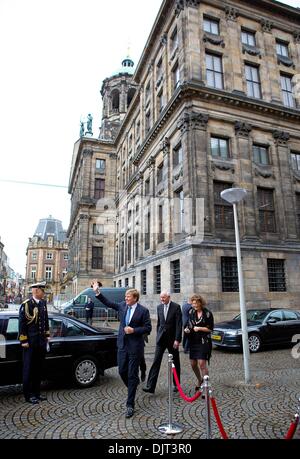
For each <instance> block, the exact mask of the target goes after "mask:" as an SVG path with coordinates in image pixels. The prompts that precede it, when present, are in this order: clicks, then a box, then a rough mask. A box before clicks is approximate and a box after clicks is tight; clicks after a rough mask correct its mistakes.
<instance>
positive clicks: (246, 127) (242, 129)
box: [234, 121, 252, 137]
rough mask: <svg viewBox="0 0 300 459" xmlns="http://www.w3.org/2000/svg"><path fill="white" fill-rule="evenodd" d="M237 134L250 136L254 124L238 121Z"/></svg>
mask: <svg viewBox="0 0 300 459" xmlns="http://www.w3.org/2000/svg"><path fill="white" fill-rule="evenodd" d="M234 129H235V134H236V135H239V136H241V137H249V134H250V132H251V131H252V126H251V124H249V123H244V122H243V121H236V122H235V124H234Z"/></svg>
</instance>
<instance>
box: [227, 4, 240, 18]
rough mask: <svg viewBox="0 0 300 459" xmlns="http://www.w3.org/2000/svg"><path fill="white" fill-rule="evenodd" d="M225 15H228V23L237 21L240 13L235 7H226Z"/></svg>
mask: <svg viewBox="0 0 300 459" xmlns="http://www.w3.org/2000/svg"><path fill="white" fill-rule="evenodd" d="M225 15H226V20H227V21H236V18H237V17H238V15H239V12H238V10H237V9H236V8H234V7H233V6H226V8H225Z"/></svg>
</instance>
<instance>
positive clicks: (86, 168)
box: [79, 148, 94, 198]
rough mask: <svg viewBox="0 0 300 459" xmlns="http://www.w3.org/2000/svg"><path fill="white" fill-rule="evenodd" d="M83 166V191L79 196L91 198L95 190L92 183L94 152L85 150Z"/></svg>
mask: <svg viewBox="0 0 300 459" xmlns="http://www.w3.org/2000/svg"><path fill="white" fill-rule="evenodd" d="M82 157H83V164H82V169H83V170H82V184H80V186H82V188H83V189H82V191H81V193H80V194H79V196H82V197H83V198H90V197H91V195H92V190H93V188H94V183H93V182H92V158H93V150H89V149H87V148H86V149H85V150H83V152H82Z"/></svg>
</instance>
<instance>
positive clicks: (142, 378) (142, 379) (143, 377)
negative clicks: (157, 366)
mask: <svg viewBox="0 0 300 459" xmlns="http://www.w3.org/2000/svg"><path fill="white" fill-rule="evenodd" d="M145 379H146V372H145V371H142V373H141V381H142V382H144V381H145Z"/></svg>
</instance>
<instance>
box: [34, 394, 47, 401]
mask: <svg viewBox="0 0 300 459" xmlns="http://www.w3.org/2000/svg"><path fill="white" fill-rule="evenodd" d="M35 398H36V399H37V400H39V401H40V402H44V401H45V400H47V398H46V397H43V396H42V395H36V396H35Z"/></svg>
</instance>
